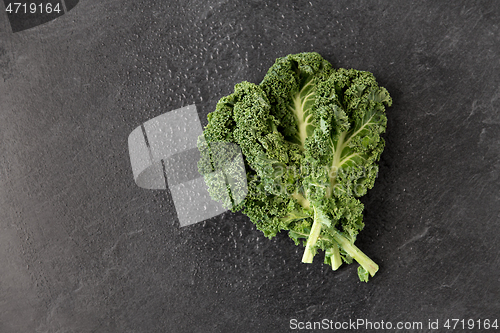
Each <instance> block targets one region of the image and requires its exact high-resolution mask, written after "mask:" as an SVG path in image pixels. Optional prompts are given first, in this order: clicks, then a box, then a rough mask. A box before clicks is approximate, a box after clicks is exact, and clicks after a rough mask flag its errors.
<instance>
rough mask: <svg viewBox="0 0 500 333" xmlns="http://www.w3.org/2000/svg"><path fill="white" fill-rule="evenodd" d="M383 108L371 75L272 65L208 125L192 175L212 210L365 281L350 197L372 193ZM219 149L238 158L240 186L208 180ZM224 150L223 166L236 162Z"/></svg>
mask: <svg viewBox="0 0 500 333" xmlns="http://www.w3.org/2000/svg"><path fill="white" fill-rule="evenodd" d="M391 104H392V99H391V97H390V96H389V93H388V92H387V90H386V89H385V88H382V87H379V86H378V84H377V82H376V80H375V77H374V76H373V74H372V73H370V72H366V71H359V70H355V69H343V68H341V69H335V68H333V67H332V65H331V64H330V63H329V62H328V61H326V60H325V59H323V58H322V57H321V56H320V55H319V54H317V53H314V52H311V53H300V54H291V55H288V56H286V57H283V58H279V59H277V60H276V62H275V63H274V65H273V66H272V67H271V68H270V69H269V71H268V72H267V74H266V76H265V77H264V79H263V80H262V82H261V83H260V84H258V85H257V84H253V83H250V82H241V83H239V84H236V86H235V89H234V93H232V94H231V95H229V96H226V97H223V98H222V99H220V101H219V102H218V103H217V106H216V110H215V111H214V112H212V113H210V114H209V115H208V125H207V126H206V127H205V129H204V132H203V136H202V137H200V140H199V147H200V151H202V158H201V160H200V162H199V170H200V172H201V173H202V174H203V175H204V176H205V180H206V183H207V185H208V188H209V192H210V194H211V196H212V197H213V198H214V199H215V200H219V201H222V202H223V204H224V205H225V206H226V207H227V208H229V209H231V210H232V211H243V212H244V213H245V214H246V215H247V216H249V217H250V219H251V221H252V222H253V223H255V225H256V226H257V228H258V229H259V230H261V231H262V232H263V233H264V234H265V235H266V236H267V237H269V238H271V237H274V236H275V235H276V234H277V233H278V232H280V231H282V230H287V231H288V235H289V236H290V238H292V239H293V240H294V241H295V243H296V244H297V245H299V244H301V243H302V244H303V245H305V250H304V254H303V257H302V261H303V262H304V263H311V262H312V260H313V257H314V256H315V254H316V253H317V252H318V250H323V251H324V253H325V263H327V264H329V265H331V266H332V268H333V269H334V270H336V269H337V268H338V267H339V266H340V265H341V264H342V262H343V261H344V262H346V263H351V262H352V261H353V259H354V260H355V261H357V262H358V263H359V264H360V266H359V268H358V275H359V277H360V279H361V280H362V281H368V277H369V275H371V276H373V275H374V274H375V273H376V272H377V270H378V265H377V264H376V263H375V262H373V261H372V260H371V259H370V258H369V257H368V256H366V255H365V254H364V253H363V252H362V251H361V250H359V249H358V248H357V247H356V246H355V245H354V242H355V240H356V236H357V234H358V233H359V231H360V230H361V229H363V227H364V223H363V208H364V207H363V204H362V203H361V202H360V201H359V199H358V197H361V196H363V195H364V194H366V191H367V190H368V189H369V188H372V187H373V185H374V181H375V178H376V176H377V172H378V166H377V164H376V163H377V161H378V160H379V158H380V155H381V153H382V151H383V149H384V145H385V142H384V140H383V138H382V137H381V136H380V135H381V134H382V133H383V132H384V131H385V129H386V122H387V118H386V116H385V107H386V106H390V105H391ZM220 143H226V144H233V145H234V146H237V147H239V149H241V153H242V155H243V160H244V169H245V170H244V175H246V179H239V182H241V184H243V185H244V186H243V185H242V186H238V184H236V183H237V182H238V177H237V175H238V172H237V171H238V170H233V172H232V174H233V175H235V176H234V177H227V172H226V175H224V173H217V172H215V173H214V172H213V171H214V170H217V169H218V167H217V166H216V165H215V164H217V163H218V162H217V159H218V158H214V156H215V154H216V151H217V150H218V149H220V147H221V146H220ZM217 144H219V146H217ZM218 147H219V148H218ZM223 147H225V148H222V150H223V151H224V154H222V155H224V156H226V157H225V158H223V160H224V161H226V160H231V159H232V158H234V157H235V156H236V154H237V151H235V150H234V149H228V148H227V147H228V146H227V145H226V146H223ZM207 148H209V149H207ZM210 149H211V150H210ZM203 152H205V154H204V153H203ZM207 152H210V154H207ZM219 156H220V154H219ZM219 161H220V158H219ZM238 165H240V164H238ZM240 171H241V170H240ZM229 173H231V171H229ZM229 178H231V179H232V180H233V181H232V182H231V181H228V179H229ZM240 178H241V177H240ZM214 179H215V180H214Z"/></svg>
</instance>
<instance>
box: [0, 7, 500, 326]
mask: <svg viewBox="0 0 500 333" xmlns="http://www.w3.org/2000/svg"><path fill="white" fill-rule="evenodd" d="M2 5H3V4H0V9H2V11H3V10H4V9H3V8H1V6H2ZM499 24H500V4H499V3H498V2H496V1H310V2H309V1H300V2H299V1H213V0H212V1H199V0H188V1H129V0H121V1H117V0H102V1H80V2H79V4H78V5H77V6H76V7H75V8H73V9H72V10H71V11H70V12H68V13H66V14H65V15H63V16H61V17H59V18H57V19H55V20H53V21H50V22H48V23H45V24H43V25H40V26H37V27H34V28H32V29H29V30H25V31H22V32H18V33H12V31H11V30H10V26H9V23H8V21H7V19H6V17H5V15H3V13H2V14H0V332H2V333H3V332H5V333H11V332H12V333H17V332H22V333H25V332H40V333H41V332H44V333H45V332H61V333H62V332H64V333H67V332H84V333H86V332H99V333H105V332H117V333H118V332H119V333H126V332H289V331H291V329H290V320H291V319H293V318H295V319H297V320H299V321H304V322H305V321H320V320H322V319H325V318H326V319H328V320H333V321H346V320H347V321H348V320H357V319H367V320H370V321H373V322H380V321H382V320H383V321H384V322H387V321H390V322H393V323H394V324H395V323H396V322H398V321H411V322H413V321H422V322H423V323H424V328H423V329H422V330H399V331H400V332H403V331H407V332H417V331H422V332H430V331H435V332H438V331H439V332H442V331H444V330H443V327H442V324H443V323H444V321H445V320H446V319H448V318H458V319H465V320H467V319H469V318H472V319H475V320H477V319H495V318H497V319H500V318H498V317H499V313H500V305H499V298H500V277H499V276H500V269H499V266H500V254H499V253H500V251H499V243H500V239H499V234H500V233H499V232H500V190H499V189H500V178H499V176H500V25H499ZM302 51H316V52H319V53H320V54H322V55H323V56H324V57H325V58H326V59H327V60H329V61H330V62H332V64H333V65H334V66H336V67H347V68H351V67H352V68H356V69H360V70H368V71H372V72H373V73H374V74H375V76H376V77H377V79H378V80H379V83H380V84H381V85H382V86H384V87H386V88H387V89H388V90H389V92H390V93H391V95H392V97H393V99H394V104H393V106H392V107H391V108H390V109H388V111H387V113H388V118H389V123H388V132H387V133H386V135H385V138H386V141H387V148H386V150H385V152H384V154H383V156H382V160H381V168H380V172H379V178H378V180H377V182H376V185H375V188H374V189H372V190H371V191H370V192H369V194H368V195H367V196H366V197H364V198H363V202H364V203H365V223H366V227H365V230H364V231H363V232H362V233H361V235H360V236H359V240H358V241H357V245H358V246H359V247H360V248H361V249H363V251H364V252H365V253H367V254H368V255H369V256H370V257H371V258H373V259H374V260H375V261H376V262H377V263H378V264H379V265H380V270H379V272H378V274H377V275H376V276H375V278H373V279H371V281H370V282H369V283H361V282H359V280H358V278H357V276H356V267H355V266H356V265H350V266H345V267H343V268H342V269H340V270H339V271H337V272H332V271H331V269H328V267H327V266H326V265H323V264H322V258H321V255H319V256H318V258H316V260H315V262H314V263H313V264H311V265H305V264H302V263H301V262H300V260H301V255H302V249H301V248H298V247H296V246H295V245H294V244H293V242H292V241H291V240H290V239H288V237H287V235H285V234H280V235H278V236H277V237H276V238H274V239H273V240H268V239H267V238H265V237H264V236H263V235H262V234H261V233H260V232H259V231H257V230H256V229H255V228H254V226H253V225H252V224H251V223H250V222H249V221H248V219H247V218H246V217H244V216H243V215H241V214H233V213H224V214H223V215H221V216H218V217H215V218H212V219H210V220H207V221H204V222H201V223H199V224H196V225H192V226H189V227H186V228H179V225H178V221H177V220H176V214H175V210H174V206H173V203H172V200H171V196H170V195H169V193H168V192H165V191H150V190H144V189H141V188H139V187H137V186H136V185H135V184H134V181H133V177H132V172H131V168H130V161H129V156H128V150H127V137H128V134H129V133H130V132H131V131H132V130H133V129H134V128H136V127H137V126H139V125H140V124H141V123H143V122H144V121H146V120H148V119H151V118H153V117H155V116H157V115H160V114H162V113H164V112H167V111H169V110H173V109H177V108H179V107H182V106H186V105H189V104H194V103H196V104H197V106H198V111H199V113H200V119H201V121H202V124H206V114H207V113H209V112H210V111H212V110H213V109H214V107H215V104H216V102H217V100H218V99H219V98H220V97H222V96H224V95H227V94H229V93H230V92H231V91H232V88H233V86H234V84H235V83H237V82H240V81H242V80H247V81H251V82H255V83H258V82H260V80H261V79H262V78H263V76H264V74H265V73H266V71H267V69H268V68H269V67H270V66H271V64H272V63H273V62H274V60H275V58H277V57H279V56H284V55H286V54H289V53H296V52H302ZM495 316H496V317H495ZM428 320H433V321H435V320H439V323H440V325H441V327H440V328H441V329H440V330H430V329H428V328H427V323H428ZM302 331H304V332H305V331H307V330H302ZM350 331H353V330H350ZM359 331H368V330H362V329H360V330H359ZM387 331H389V330H387ZM392 331H398V330H395V329H394V330H392ZM456 331H463V330H458V329H457V330H456Z"/></svg>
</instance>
